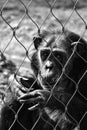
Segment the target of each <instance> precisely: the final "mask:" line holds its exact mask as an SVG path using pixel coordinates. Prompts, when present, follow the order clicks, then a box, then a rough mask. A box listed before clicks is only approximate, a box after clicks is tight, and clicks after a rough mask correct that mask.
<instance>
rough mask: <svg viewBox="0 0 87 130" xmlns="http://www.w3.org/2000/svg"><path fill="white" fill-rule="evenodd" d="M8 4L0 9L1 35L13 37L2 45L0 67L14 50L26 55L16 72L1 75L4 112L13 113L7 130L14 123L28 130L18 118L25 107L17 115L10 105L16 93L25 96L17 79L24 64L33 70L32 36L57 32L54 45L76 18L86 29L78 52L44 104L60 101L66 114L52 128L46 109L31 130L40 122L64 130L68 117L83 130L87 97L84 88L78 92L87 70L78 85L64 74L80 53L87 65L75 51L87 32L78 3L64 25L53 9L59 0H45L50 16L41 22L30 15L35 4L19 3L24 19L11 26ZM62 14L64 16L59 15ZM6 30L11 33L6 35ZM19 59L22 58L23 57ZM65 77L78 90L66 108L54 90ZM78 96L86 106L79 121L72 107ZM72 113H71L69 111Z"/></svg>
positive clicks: (76, 129) (55, 129)
mask: <svg viewBox="0 0 87 130" xmlns="http://www.w3.org/2000/svg"><path fill="white" fill-rule="evenodd" d="M9 2H11V1H9V0H6V1H4V2H3V5H2V7H1V10H0V19H1V20H2V22H3V23H4V24H5V27H4V30H2V31H4V32H5V31H6V33H8V34H9V35H10V39H9V38H8V40H6V41H5V43H2V42H1V45H0V46H1V47H0V48H1V49H0V53H1V57H2V59H1V61H0V62H1V63H0V64H1V65H2V60H3V61H4V63H6V62H7V61H6V59H5V57H4V55H5V53H6V52H8V53H10V55H14V54H15V48H18V50H17V51H18V52H19V49H20V50H21V52H23V53H24V55H23V57H21V56H20V57H18V56H17V58H18V60H19V62H18V63H19V64H18V67H17V68H16V66H15V65H14V64H12V63H11V66H10V68H6V67H5V68H4V71H3V72H2V73H3V75H4V76H3V75H2V73H1V74H0V75H1V80H2V79H3V80H2V81H3V83H0V84H1V86H0V93H1V108H2V107H3V105H4V104H5V105H6V106H7V107H8V108H9V109H10V110H11V111H12V113H13V115H14V119H13V122H12V124H11V125H10V126H9V129H8V130H11V129H12V128H13V126H14V124H15V123H16V124H19V125H20V127H21V128H23V129H24V130H27V128H26V127H25V126H24V125H23V124H22V123H21V122H20V121H19V120H20V119H19V114H20V112H21V111H22V108H23V106H24V103H22V104H21V106H20V107H19V109H18V110H17V111H14V109H13V108H11V107H10V106H9V101H10V100H12V99H11V97H12V98H13V97H14V95H15V92H16V96H18V94H19V93H20V94H19V95H21V94H22V92H21V91H20V92H19V88H22V84H21V83H20V82H19V80H18V79H17V76H18V75H19V74H20V71H21V68H23V67H24V68H26V66H25V62H27V64H28V65H27V68H28V69H29V67H30V66H29V64H30V62H31V55H32V48H33V41H32V40H29V38H30V36H31V39H33V37H34V36H36V37H37V36H41V32H42V31H43V28H45V29H46V28H47V29H48V30H49V32H51V33H54V32H55V33H57V35H56V38H55V42H56V41H59V40H60V39H61V37H62V36H63V35H65V30H66V28H67V27H68V24H70V25H71V29H72V24H73V23H70V20H71V18H73V17H74V16H73V15H76V17H78V18H79V21H81V23H82V25H83V26H82V28H81V34H80V38H79V40H78V41H77V44H76V46H75V48H74V50H73V53H72V54H71V56H70V57H69V59H68V60H67V62H66V64H65V65H64V67H63V70H62V73H61V75H60V77H59V78H58V79H57V82H56V83H55V85H54V86H53V88H52V89H51V92H50V96H49V97H48V99H47V101H46V104H45V106H46V105H47V104H48V103H49V101H50V100H52V97H54V98H55V100H57V102H59V103H60V104H61V105H62V106H63V107H64V112H63V114H62V115H61V117H60V120H58V122H57V123H56V124H55V125H53V124H51V122H50V121H49V120H45V118H44V112H43V109H42V110H40V112H39V116H38V117H37V120H36V121H35V122H34V124H33V126H32V128H31V129H30V130H34V129H36V126H38V125H39V121H40V120H42V121H43V122H45V123H46V124H47V125H48V126H50V127H51V128H52V129H53V130H57V129H59V128H61V129H64V128H63V125H64V123H63V122H64V121H66V118H67V116H66V115H68V116H69V118H71V120H73V121H74V123H75V124H76V127H75V128H74V130H80V129H82V128H83V126H82V125H83V124H84V122H86V121H87V97H86V96H85V95H84V94H83V93H82V92H80V89H81V90H82V88H81V87H83V86H81V87H80V88H79V86H80V84H81V82H82V80H84V78H85V77H86V75H87V70H85V71H84V73H83V74H82V76H81V78H80V79H79V81H78V82H77V83H76V82H75V81H74V80H73V79H71V78H70V77H69V76H68V75H67V74H66V73H65V69H66V68H67V66H68V64H69V62H70V60H71V59H72V57H73V55H74V54H75V53H77V55H78V56H79V57H80V58H81V59H82V61H83V62H85V63H87V61H86V60H85V59H84V58H83V57H82V56H81V55H79V54H78V52H77V51H76V48H77V46H78V42H79V41H80V39H81V38H83V37H84V35H85V34H86V29H87V24H86V22H85V20H84V18H83V16H82V15H81V14H80V13H79V11H78V9H77V6H78V2H79V0H71V3H72V5H73V7H72V9H71V10H70V13H68V17H67V19H66V18H64V19H65V20H64V21H62V18H61V17H60V16H59V17H57V15H56V13H55V9H54V7H55V5H56V2H57V0H54V1H52V2H51V1H47V0H45V4H46V6H47V7H48V12H46V14H47V15H46V17H43V18H42V19H41V17H40V15H38V19H35V17H36V16H35V12H34V16H33V17H32V15H31V12H32V13H33V9H34V7H31V6H32V3H33V0H30V1H28V3H27V4H25V1H21V0H17V2H18V4H19V7H20V10H21V9H23V10H22V11H23V14H22V15H21V19H20V20H18V19H16V20H17V21H18V22H16V23H15V21H14V18H11V19H13V21H12V22H9V18H8V17H7V15H9V17H11V16H12V15H11V14H7V12H6V7H7V4H8V3H9ZM15 3H16V1H15ZM10 8H11V9H14V8H15V7H10ZM30 8H31V9H30ZM38 9H39V8H38ZM35 11H36V10H35ZM17 13H18V12H17ZM59 13H61V12H59ZM62 13H63V12H62ZM66 14H67V11H66ZM26 17H27V19H28V20H29V22H28V20H27V21H26ZM62 17H64V15H63V14H62ZM7 18H8V19H7ZM54 20H55V21H56V23H57V25H58V26H56V28H55V23H54ZM63 23H64V24H63ZM23 24H24V25H25V28H23V30H24V33H23V34H22V33H21V34H19V33H20V32H19V30H18V29H20V31H21V30H22V28H21V27H22V26H23ZM26 24H29V26H33V28H34V31H33V34H30V33H31V30H29V28H28V27H27V26H26ZM48 25H49V26H48ZM2 26H3V25H2ZM76 26H78V23H77V24H76ZM83 27H84V28H83ZM7 29H8V30H9V31H7ZM25 29H26V30H27V35H26V34H25ZM29 31H30V32H29ZM58 32H59V33H60V34H59V35H58ZM6 33H5V34H4V35H6ZM1 34H2V32H1ZM2 35H3V34H2ZM2 35H1V36H2ZM20 35H21V36H22V37H24V36H25V35H26V36H25V38H26V39H28V40H29V42H31V43H29V44H25V42H26V41H23V40H21V38H20ZM29 35H30V36H29ZM6 37H7V35H6ZM44 41H45V42H47V41H46V39H44ZM12 44H14V49H12V50H11V48H12V46H11V45H12ZM3 46H4V48H3ZM8 50H9V51H8ZM51 53H52V52H51ZM20 55H22V54H21V53H20ZM7 57H8V56H7ZM12 58H13V59H15V56H14V57H12ZM7 64H8V63H7ZM11 68H13V70H11ZM6 69H7V70H8V71H7V72H6ZM25 71H26V70H25ZM22 72H23V73H24V71H22ZM29 72H30V70H28V72H26V73H29ZM13 75H14V76H13ZM22 75H23V74H22V73H21V74H20V76H22ZM25 75H26V74H25ZM63 75H65V76H66V77H67V78H68V79H69V80H70V81H72V82H73V84H75V88H76V89H75V91H74V93H73V94H72V96H71V98H70V99H69V100H68V102H67V103H66V105H65V104H64V103H63V102H62V101H61V100H59V99H57V98H56V96H55V94H54V89H55V88H56V85H57V84H58V82H59V81H60V79H61V78H62V76H63ZM9 77H10V79H11V80H10V83H8V82H7V80H8V79H9ZM5 79H6V80H5ZM15 79H16V81H17V83H18V84H17V83H16V85H15V83H14V82H15V81H14V80H15ZM4 80H5V81H4ZM36 81H37V77H36V80H35V82H36ZM35 82H34V83H33V84H32V86H31V88H32V87H33V85H34V84H35ZM2 84H3V85H2ZM48 84H49V83H48ZM12 89H13V90H12ZM9 91H15V92H14V95H13V96H12V95H11V93H10V92H9ZM28 91H29V90H28ZM2 93H3V94H2ZM77 93H78V94H79V95H80V97H81V98H82V99H83V100H84V101H85V102H86V103H85V106H80V107H82V111H81V113H82V114H81V115H82V116H81V117H80V119H78V112H77V111H76V112H77V114H76V113H72V109H74V107H73V108H72V106H71V105H70V104H71V103H72V100H75V96H76V94H77ZM7 97H9V98H10V99H9V101H6V99H7ZM78 105H79V103H78ZM45 106H44V108H45ZM70 109H71V111H70ZM29 118H30V117H29ZM26 120H27V119H26ZM61 121H62V126H61V123H60V122H61ZM66 123H67V121H66ZM85 125H86V124H85ZM85 125H84V129H85V127H87V126H85ZM38 128H39V126H38ZM64 130H65V129H64Z"/></svg>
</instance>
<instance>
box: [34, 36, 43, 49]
mask: <svg viewBox="0 0 87 130" xmlns="http://www.w3.org/2000/svg"><path fill="white" fill-rule="evenodd" d="M33 41H34V47H35V49H38V47H39V46H40V44H41V42H42V37H34V38H33Z"/></svg>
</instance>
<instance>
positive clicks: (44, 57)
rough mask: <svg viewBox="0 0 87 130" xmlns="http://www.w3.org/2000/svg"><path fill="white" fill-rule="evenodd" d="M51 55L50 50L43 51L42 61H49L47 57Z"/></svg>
mask: <svg viewBox="0 0 87 130" xmlns="http://www.w3.org/2000/svg"><path fill="white" fill-rule="evenodd" d="M49 54H50V50H49V49H46V50H41V59H42V61H45V60H46V59H47V57H48V56H49Z"/></svg>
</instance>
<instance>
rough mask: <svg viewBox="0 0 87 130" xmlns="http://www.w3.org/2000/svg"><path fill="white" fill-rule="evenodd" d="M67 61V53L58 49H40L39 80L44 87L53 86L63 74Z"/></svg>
mask: <svg viewBox="0 0 87 130" xmlns="http://www.w3.org/2000/svg"><path fill="white" fill-rule="evenodd" d="M66 61H67V54H66V51H65V50H64V49H63V48H62V49H61V48H58V47H53V48H50V47H41V48H39V49H38V62H39V71H38V72H39V73H38V76H39V80H41V82H42V84H43V85H48V86H49V87H50V86H53V85H54V84H55V83H56V81H57V80H58V78H59V77H60V75H61V73H62V68H63V67H64V65H65V63H66Z"/></svg>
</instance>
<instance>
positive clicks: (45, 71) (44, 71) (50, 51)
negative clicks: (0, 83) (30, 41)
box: [31, 32, 87, 87]
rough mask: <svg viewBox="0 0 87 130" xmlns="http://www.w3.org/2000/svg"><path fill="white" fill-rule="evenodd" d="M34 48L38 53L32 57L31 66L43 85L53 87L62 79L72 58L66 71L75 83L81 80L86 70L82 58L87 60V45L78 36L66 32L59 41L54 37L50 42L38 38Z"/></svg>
mask: <svg viewBox="0 0 87 130" xmlns="http://www.w3.org/2000/svg"><path fill="white" fill-rule="evenodd" d="M34 46H35V49H36V52H35V53H34V55H33V56H32V61H31V66H32V69H33V70H34V73H35V76H36V77H37V79H38V80H39V82H40V83H41V84H43V85H46V86H49V87H50V86H53V85H54V84H55V83H56V82H57V80H58V79H59V78H60V76H61V74H62V71H63V69H64V66H65V64H66V63H67V61H68V59H69V58H70V56H71V58H70V60H69V61H68V64H66V67H65V70H64V71H65V73H66V74H67V75H68V76H71V78H72V79H74V80H75V81H78V80H79V78H80V76H81V75H82V73H83V72H84V70H85V68H84V69H82V70H81V65H82V64H84V63H83V61H82V58H80V57H83V58H84V59H87V52H86V49H87V44H86V42H85V41H84V40H83V39H81V38H80V37H79V36H78V35H76V34H74V33H71V32H65V34H64V35H63V36H62V37H61V40H59V41H58V40H56V41H55V38H54V37H52V38H50V40H49V41H45V40H44V39H43V38H42V37H36V38H34ZM73 53H74V54H73ZM78 55H80V57H79V56H78ZM85 67H86V65H85ZM79 71H80V72H79ZM78 72H79V73H78ZM77 73H78V74H77ZM78 75H79V76H78Z"/></svg>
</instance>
